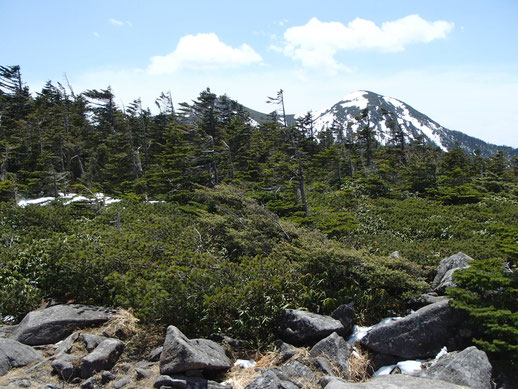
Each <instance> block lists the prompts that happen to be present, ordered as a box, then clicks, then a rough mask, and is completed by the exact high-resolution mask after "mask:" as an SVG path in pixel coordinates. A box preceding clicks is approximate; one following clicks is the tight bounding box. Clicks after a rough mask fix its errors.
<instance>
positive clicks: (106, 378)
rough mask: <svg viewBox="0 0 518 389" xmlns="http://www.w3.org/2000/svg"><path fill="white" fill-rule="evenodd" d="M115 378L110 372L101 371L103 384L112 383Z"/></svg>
mask: <svg viewBox="0 0 518 389" xmlns="http://www.w3.org/2000/svg"><path fill="white" fill-rule="evenodd" d="M115 378H117V376H116V375H115V374H113V373H112V372H111V371H103V372H102V373H101V381H102V383H103V384H107V383H108V382H110V381H113V380H114V379H115Z"/></svg>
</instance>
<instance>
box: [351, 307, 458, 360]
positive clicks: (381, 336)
mask: <svg viewBox="0 0 518 389" xmlns="http://www.w3.org/2000/svg"><path fill="white" fill-rule="evenodd" d="M463 321H464V320H463V316H462V315H461V314H460V313H459V312H457V311H454V309H453V308H451V307H450V306H449V304H448V301H443V302H438V303H435V304H430V305H427V306H426V307H423V308H421V309H419V310H418V311H416V312H414V313H412V314H410V315H408V316H406V317H404V318H403V319H400V320H397V321H391V322H389V323H387V324H384V325H381V326H379V327H376V328H373V329H372V330H370V331H369V332H368V333H367V335H365V336H364V337H363V338H362V339H361V340H360V343H361V344H362V345H363V346H365V347H367V348H369V349H371V350H373V351H376V352H377V353H382V354H390V355H394V356H397V357H401V358H402V359H425V358H430V357H434V356H435V355H437V353H438V352H439V351H440V350H441V348H442V347H443V346H447V347H448V349H453V350H454V349H457V348H458V347H459V345H460V344H461V343H462V342H463V341H464V340H463V339H462V338H458V337H457V336H458V334H459V333H462V331H460V328H459V327H460V326H461V324H462V322H463Z"/></svg>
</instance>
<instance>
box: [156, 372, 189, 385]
mask: <svg viewBox="0 0 518 389" xmlns="http://www.w3.org/2000/svg"><path fill="white" fill-rule="evenodd" d="M163 386H169V387H171V388H187V381H186V380H180V379H176V378H172V377H169V376H168V375H160V376H158V378H157V379H156V380H155V383H154V385H153V387H155V388H161V387H163Z"/></svg>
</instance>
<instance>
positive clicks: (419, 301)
mask: <svg viewBox="0 0 518 389" xmlns="http://www.w3.org/2000/svg"><path fill="white" fill-rule="evenodd" d="M446 300H448V298H447V297H446V296H439V295H438V294H437V293H435V292H431V293H424V294H422V295H420V296H419V297H416V298H414V299H412V300H410V301H409V303H408V305H409V306H410V308H412V309H419V308H422V307H424V306H426V305H430V304H434V303H438V302H440V301H446Z"/></svg>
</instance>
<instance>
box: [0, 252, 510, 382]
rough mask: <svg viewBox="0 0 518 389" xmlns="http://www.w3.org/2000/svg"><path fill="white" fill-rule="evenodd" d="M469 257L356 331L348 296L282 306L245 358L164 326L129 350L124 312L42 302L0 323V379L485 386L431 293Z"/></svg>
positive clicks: (234, 345)
mask: <svg viewBox="0 0 518 389" xmlns="http://www.w3.org/2000/svg"><path fill="white" fill-rule="evenodd" d="M469 260H470V258H469V257H467V256H465V255H463V254H461V253H459V254H456V255H455V256H452V257H450V258H448V259H446V260H444V261H443V262H441V265H440V266H439V269H438V276H437V277H436V280H435V281H434V288H435V291H434V293H432V294H429V295H424V296H422V297H421V298H420V299H418V301H416V302H415V304H417V305H422V307H421V308H420V309H418V310H417V311H415V312H413V313H411V314H409V315H408V316H406V317H404V318H398V319H394V320H387V321H385V322H384V323H383V324H381V325H378V326H373V327H372V328H369V329H364V330H363V332H362V331H360V329H359V328H358V327H356V326H354V325H353V324H354V323H353V315H354V310H353V307H352V306H351V305H342V306H340V307H338V308H337V309H336V310H335V311H334V312H333V314H332V315H331V316H322V315H317V314H314V313H310V312H306V311H301V310H285V311H284V315H283V317H282V318H281V321H280V325H279V328H278V333H277V335H278V337H279V341H278V343H277V345H276V351H275V352H272V353H268V354H264V355H260V354H258V353H256V355H253V357H254V358H253V359H252V360H248V359H240V358H242V357H243V356H244V355H247V350H244V349H243V348H242V347H241V346H242V344H241V342H240V341H239V340H236V339H231V338H229V337H226V336H224V335H216V334H215V335H213V336H211V339H189V338H187V337H186V336H185V335H184V334H183V333H182V332H181V331H180V330H179V329H178V328H176V327H174V326H169V327H168V328H167V333H166V335H165V339H164V340H163V345H162V346H161V347H159V348H156V349H154V350H153V351H151V352H150V353H144V354H145V355H142V353H141V355H140V358H136V356H138V355H139V353H138V352H135V351H136V350H135V344H136V343H135V339H136V338H137V337H139V336H141V334H139V329H138V328H137V326H136V319H135V318H134V317H133V316H132V315H131V313H129V312H127V311H122V310H118V311H115V310H112V309H108V308H101V307H91V306H82V305H74V304H70V305H55V306H50V307H46V308H43V309H40V310H37V311H33V312H30V313H29V314H28V315H27V316H26V317H25V318H24V319H23V320H22V321H21V322H20V323H19V324H18V325H16V326H3V327H1V328H0V388H3V387H5V388H11V387H14V388H16V387H18V388H38V389H57V388H117V389H118V388H127V389H130V388H161V389H168V388H214V389H216V388H221V389H224V388H228V389H230V388H235V389H241V388H246V389H269V388H272V389H274V388H279V389H280V388H282V389H297V388H325V389H346V388H398V389H402V388H439V389H441V388H445V389H446V388H461V387H464V388H465V387H469V388H480V389H482V388H484V389H489V388H491V387H492V384H491V376H492V366H491V364H490V363H489V360H488V358H487V356H486V354H485V353H484V352H483V351H480V350H478V349H476V348H475V347H472V346H471V347H468V344H469V339H470V336H471V333H470V331H469V329H468V328H467V327H465V320H464V319H465V318H464V317H462V316H461V315H459V314H458V313H457V312H456V311H454V310H453V309H452V308H450V306H449V304H448V300H447V299H445V298H442V297H440V294H441V292H442V291H443V290H444V285H445V283H450V284H451V273H453V271H454V270H455V269H456V268H461V267H465V266H467V265H468V262H469ZM446 349H447V350H451V352H446V351H445V350H446ZM454 350H455V351H454ZM137 351H138V350H137ZM248 353H250V352H249V351H248ZM438 354H439V355H438ZM248 355H250V354H248ZM409 366H411V367H409ZM382 367H383V368H382ZM380 368H382V369H380ZM375 371H377V374H375V377H373V378H370V376H371V375H372V374H373V373H374V372H375ZM401 373H405V374H401ZM359 381H363V382H359ZM508 387H511V386H508Z"/></svg>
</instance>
